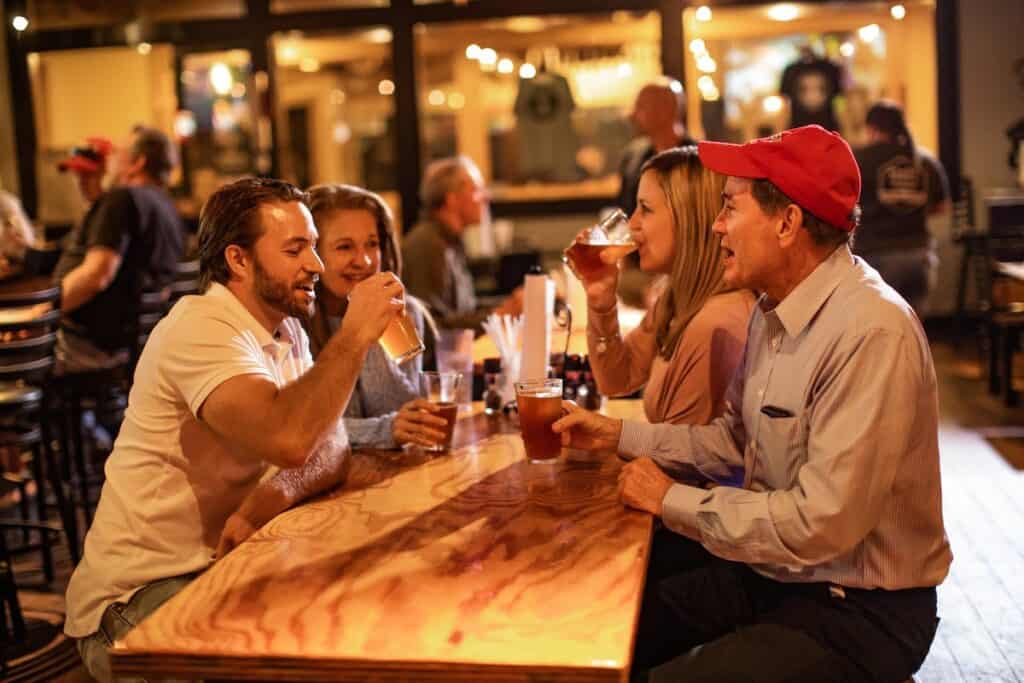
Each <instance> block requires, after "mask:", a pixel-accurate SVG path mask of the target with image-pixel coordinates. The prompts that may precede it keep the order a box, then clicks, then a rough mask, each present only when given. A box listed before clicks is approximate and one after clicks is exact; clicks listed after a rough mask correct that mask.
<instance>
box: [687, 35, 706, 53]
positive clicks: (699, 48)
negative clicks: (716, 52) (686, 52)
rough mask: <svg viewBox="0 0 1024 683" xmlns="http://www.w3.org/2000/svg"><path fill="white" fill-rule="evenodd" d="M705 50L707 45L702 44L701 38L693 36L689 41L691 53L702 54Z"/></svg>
mask: <svg viewBox="0 0 1024 683" xmlns="http://www.w3.org/2000/svg"><path fill="white" fill-rule="evenodd" d="M707 51H708V48H707V46H706V45H705V44H704V41H703V40H701V39H700V38H694V39H693V40H691V41H690V52H692V53H693V54H695V55H702V54H704V53H705V52H707Z"/></svg>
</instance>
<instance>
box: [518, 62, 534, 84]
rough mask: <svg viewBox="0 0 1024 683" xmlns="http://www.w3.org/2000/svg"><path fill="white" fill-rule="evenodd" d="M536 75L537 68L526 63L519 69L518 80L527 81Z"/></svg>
mask: <svg viewBox="0 0 1024 683" xmlns="http://www.w3.org/2000/svg"><path fill="white" fill-rule="evenodd" d="M536 75H537V67H535V66H534V65H533V64H530V63H529V62H527V63H526V64H523V65H522V66H521V67H519V78H524V79H526V80H529V79H531V78H533V77H534V76H536Z"/></svg>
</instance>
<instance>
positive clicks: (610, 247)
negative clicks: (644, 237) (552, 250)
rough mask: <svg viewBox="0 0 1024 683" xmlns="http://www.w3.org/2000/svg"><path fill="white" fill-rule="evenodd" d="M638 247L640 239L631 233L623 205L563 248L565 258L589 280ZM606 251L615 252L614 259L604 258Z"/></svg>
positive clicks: (563, 259) (612, 257)
mask: <svg viewBox="0 0 1024 683" xmlns="http://www.w3.org/2000/svg"><path fill="white" fill-rule="evenodd" d="M635 249H636V242H634V241H633V236H632V235H631V234H630V233H629V219H628V218H627V217H626V214H625V213H624V212H623V211H622V209H615V210H614V211H612V212H611V213H610V214H608V215H607V216H606V217H605V218H604V220H602V221H600V222H599V223H598V224H597V225H594V226H592V227H589V228H587V229H585V230H584V231H583V232H581V233H580V234H579V235H578V236H577V237H576V239H575V240H573V243H572V244H570V245H569V247H568V248H567V249H566V250H565V251H563V252H562V261H563V262H564V263H566V264H567V265H568V266H569V268H570V269H571V270H572V272H573V274H574V275H576V277H577V278H579V279H580V280H581V281H584V282H585V281H587V280H593V279H595V278H596V277H598V275H600V273H601V271H602V270H603V269H605V268H607V267H608V266H609V265H611V264H612V263H614V262H616V261H618V260H619V259H621V258H622V257H623V256H625V255H626V254H628V253H630V252H631V251H634V250H635ZM606 251H607V252H609V253H611V255H612V256H611V257H610V258H611V259H612V260H611V261H610V262H605V261H604V260H602V258H601V254H603V253H604V252H606Z"/></svg>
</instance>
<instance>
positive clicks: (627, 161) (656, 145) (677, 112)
mask: <svg viewBox="0 0 1024 683" xmlns="http://www.w3.org/2000/svg"><path fill="white" fill-rule="evenodd" d="M685 101H686V100H685V97H684V95H683V86H682V85H681V84H680V83H679V81H677V80H675V79H674V78H661V79H658V80H657V81H654V82H652V83H648V84H647V85H645V86H644V87H643V88H641V89H640V92H639V93H637V96H636V101H635V102H634V104H633V113H632V114H631V115H630V119H631V120H632V121H633V126H634V127H635V128H636V132H637V133H638V134H639V135H641V136H643V137H644V138H646V140H644V141H638V142H637V143H634V144H632V145H630V146H629V148H628V149H627V150H626V153H625V154H624V155H623V158H622V163H621V164H620V166H619V173H620V175H621V177H622V184H621V185H620V189H619V198H618V202H617V203H618V205H619V206H620V207H621V208H622V210H623V211H625V212H626V214H627V215H632V214H633V211H634V210H635V209H636V189H637V186H638V185H639V184H640V168H641V167H642V166H643V165H644V162H646V161H647V160H648V159H650V158H651V157H653V156H654V155H655V154H657V153H658V152H663V151H665V150H666V149H670V148H672V147H678V146H679V145H695V144H697V143H696V141H694V140H693V138H691V137H690V136H689V135H687V134H686V126H685V125H684V124H683V112H684V111H685Z"/></svg>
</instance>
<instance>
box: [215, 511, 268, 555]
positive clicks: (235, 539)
mask: <svg viewBox="0 0 1024 683" xmlns="http://www.w3.org/2000/svg"><path fill="white" fill-rule="evenodd" d="M257 531H259V527H258V526H256V525H255V524H253V523H252V522H251V521H249V520H248V519H247V518H246V517H245V515H242V514H240V513H238V512H236V513H235V514H233V515H231V516H230V517H228V521H226V522H225V523H224V531H222V532H221V534H220V541H219V542H218V543H217V553H216V554H215V555H214V559H217V560H219V559H221V558H223V557H224V556H225V555H227V554H228V553H229V552H231V551H232V550H234V549H235V547H236V546H238V545H240V544H241V543H242V542H243V541H245V540H246V539H247V538H249V537H250V536H252V535H253V534H254V533H256V532H257Z"/></svg>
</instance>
